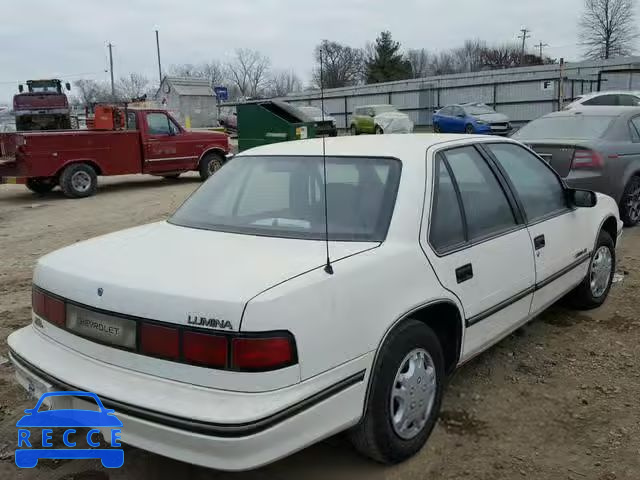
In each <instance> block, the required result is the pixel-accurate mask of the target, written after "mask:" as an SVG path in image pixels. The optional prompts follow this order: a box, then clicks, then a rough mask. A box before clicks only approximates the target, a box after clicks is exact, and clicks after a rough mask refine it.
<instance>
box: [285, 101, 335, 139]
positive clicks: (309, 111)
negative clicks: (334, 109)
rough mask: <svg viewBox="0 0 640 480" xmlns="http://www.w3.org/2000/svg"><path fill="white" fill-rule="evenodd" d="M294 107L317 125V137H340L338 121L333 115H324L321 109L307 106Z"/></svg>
mask: <svg viewBox="0 0 640 480" xmlns="http://www.w3.org/2000/svg"><path fill="white" fill-rule="evenodd" d="M294 107H296V108H297V109H298V110H300V111H301V112H302V113H303V114H304V115H306V116H307V117H309V118H310V119H311V121H313V122H315V123H316V135H318V136H322V135H328V136H330V137H337V136H338V126H337V123H336V119H335V118H334V117H332V116H331V115H327V114H326V113H323V112H322V109H321V108H318V107H312V106H305V105H302V106H300V105H294Z"/></svg>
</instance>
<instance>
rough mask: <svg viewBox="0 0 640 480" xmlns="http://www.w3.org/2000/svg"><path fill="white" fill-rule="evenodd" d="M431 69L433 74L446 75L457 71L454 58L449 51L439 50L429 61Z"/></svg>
mask: <svg viewBox="0 0 640 480" xmlns="http://www.w3.org/2000/svg"><path fill="white" fill-rule="evenodd" d="M431 69H432V71H433V74H434V75H448V74H450V73H457V71H456V59H455V58H454V56H453V54H451V52H440V53H439V54H438V55H436V56H434V57H433V59H432V61H431Z"/></svg>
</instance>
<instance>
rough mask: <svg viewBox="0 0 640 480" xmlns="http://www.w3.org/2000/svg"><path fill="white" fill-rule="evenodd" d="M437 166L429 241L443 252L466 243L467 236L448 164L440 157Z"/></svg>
mask: <svg viewBox="0 0 640 480" xmlns="http://www.w3.org/2000/svg"><path fill="white" fill-rule="evenodd" d="M435 168H436V170H435V175H436V176H437V179H438V181H437V183H436V185H435V189H436V190H435V194H434V197H433V207H432V210H431V211H432V214H431V228H430V230H429V242H430V243H431V246H433V248H434V249H435V250H436V251H437V252H439V253H442V252H445V251H447V250H451V249H453V248H456V247H458V246H462V245H464V244H465V242H466V237H465V232H464V223H463V221H462V212H461V211H460V204H459V203H458V196H457V195H456V191H455V187H454V186H453V181H452V180H451V175H450V174H449V171H448V170H447V166H446V165H445V163H444V162H443V161H442V159H440V158H438V161H437V163H436V167H435Z"/></svg>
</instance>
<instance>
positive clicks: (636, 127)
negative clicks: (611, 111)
mask: <svg viewBox="0 0 640 480" xmlns="http://www.w3.org/2000/svg"><path fill="white" fill-rule="evenodd" d="M631 128H632V130H633V131H632V136H633V138H634V142H640V117H635V118H632V119H631ZM633 133H635V135H633Z"/></svg>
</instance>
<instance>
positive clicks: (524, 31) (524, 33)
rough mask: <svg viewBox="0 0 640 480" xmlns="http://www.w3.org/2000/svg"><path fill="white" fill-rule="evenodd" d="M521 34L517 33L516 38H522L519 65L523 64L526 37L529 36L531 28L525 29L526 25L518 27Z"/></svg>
mask: <svg viewBox="0 0 640 480" xmlns="http://www.w3.org/2000/svg"><path fill="white" fill-rule="evenodd" d="M520 32H521V33H522V35H518V38H521V39H522V51H521V52H520V66H522V65H524V52H525V49H526V47H527V39H528V38H531V35H529V34H530V33H531V30H529V29H527V27H522V28H521V29H520Z"/></svg>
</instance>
